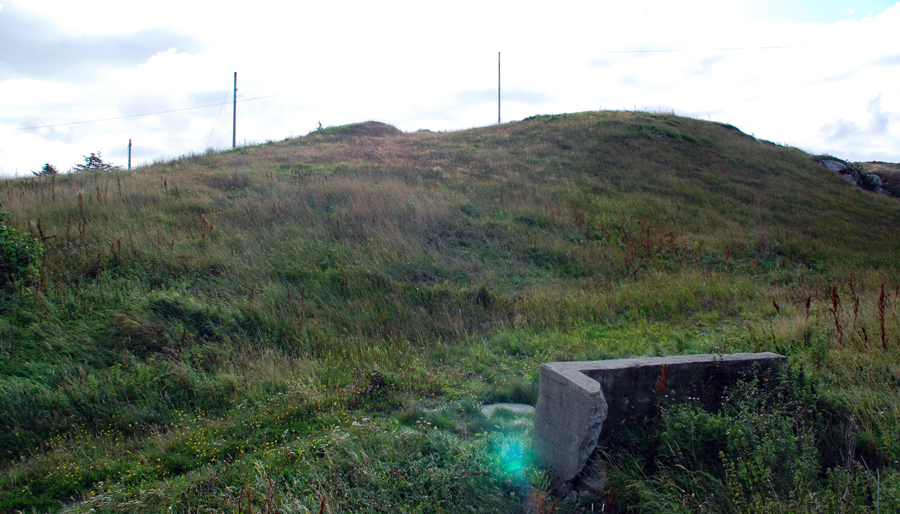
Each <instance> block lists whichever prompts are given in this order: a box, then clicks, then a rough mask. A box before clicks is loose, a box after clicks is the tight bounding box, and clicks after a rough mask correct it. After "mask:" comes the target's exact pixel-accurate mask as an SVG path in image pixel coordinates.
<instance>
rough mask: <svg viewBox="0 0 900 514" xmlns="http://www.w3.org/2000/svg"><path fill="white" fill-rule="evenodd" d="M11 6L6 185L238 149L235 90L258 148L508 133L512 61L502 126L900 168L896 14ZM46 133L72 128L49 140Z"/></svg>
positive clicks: (893, 6)
mask: <svg viewBox="0 0 900 514" xmlns="http://www.w3.org/2000/svg"><path fill="white" fill-rule="evenodd" d="M0 5H2V7H0V175H3V176H12V175H14V174H16V173H18V174H19V176H24V175H30V171H32V170H37V169H39V168H40V167H41V165H42V164H43V163H45V162H50V163H52V164H54V165H55V166H57V167H58V168H60V169H61V170H67V169H69V168H70V167H71V166H73V165H74V164H76V163H78V162H81V160H82V156H84V155H87V154H89V153H90V152H96V151H101V152H102V153H103V155H104V157H105V158H106V159H107V160H109V161H112V162H113V163H114V164H120V165H125V164H126V163H127V145H128V140H129V139H132V141H133V144H134V148H133V160H134V163H135V164H138V163H143V162H149V161H152V160H154V159H159V158H171V157H176V156H179V155H182V154H186V153H188V152H191V151H193V152H203V151H204V150H205V149H206V148H208V147H214V148H218V149H225V148H230V147H231V119H232V107H231V103H230V101H231V94H232V93H231V89H232V87H233V74H234V72H237V73H238V100H239V103H238V106H237V118H238V120H237V133H238V141H239V142H244V141H246V142H248V143H249V142H263V141H265V140H269V139H271V140H281V139H284V138H285V137H288V136H291V135H294V136H297V135H303V134H306V133H308V132H310V131H311V130H314V129H315V128H316V127H317V125H318V123H319V122H321V123H322V124H324V125H325V126H328V125H340V124H345V123H352V122H358V121H365V120H377V121H383V122H386V123H390V124H393V125H395V126H397V127H398V128H400V129H402V130H405V131H415V130H417V129H420V128H427V129H430V130H434V131H438V130H457V129H464V128H470V127H479V126H485V125H489V124H492V123H496V121H497V104H496V102H497V52H502V64H503V69H502V90H503V104H502V118H503V122H509V121H515V120H520V119H523V118H526V117H528V116H532V115H535V114H555V113H563V112H577V111H588V110H598V109H627V110H632V109H639V110H648V111H653V112H656V111H666V112H670V111H674V112H675V113H676V114H679V115H684V116H691V117H695V118H702V119H711V120H714V121H722V122H726V123H730V124H733V125H735V126H737V127H738V128H740V129H741V130H743V131H744V132H747V133H750V134H754V135H755V136H756V137H759V138H761V139H767V140H771V141H774V142H777V143H784V144H788V145H792V146H797V147H799V148H802V149H804V150H806V151H809V152H814V153H831V154H833V155H836V156H838V157H841V158H845V159H848V160H885V161H891V162H898V161H900V44H898V38H897V33H898V28H900V3H898V2H895V1H879V0H868V1H864V0H752V1H751V0H735V1H729V0H682V1H680V2H673V1H671V0H629V1H617V2H611V1H606V0H595V1H565V0H562V1H556V2H553V3H551V2H546V1H544V2H524V1H521V0H519V1H515V2H512V1H510V2H491V1H489V0H478V1H469V0H455V1H453V2H423V1H421V0H417V1H393V0H387V1H381V2H373V1H371V0H369V1H352V0H350V1H342V2H322V1H316V2H304V1H300V2H284V1H277V2H273V1H268V0H257V1H256V2H253V3H245V2H241V3H238V2H208V1H207V2H197V1H192V0H155V1H153V2H122V1H121V0H119V1H102V0H80V1H78V2H73V1H71V0H61V1H59V0H28V1H27V2H25V1H6V0H0ZM260 97H266V98H260ZM255 98H260V99H255ZM242 99H243V100H246V101H243V102H240V100H242ZM254 99H255V100H254ZM223 102H227V104H226V105H224V106H223V107H221V108H220V105H221V104H222V103H223ZM205 105H212V107H204V108H199V109H190V110H180V111H177V112H171V113H166V114H156V115H152V116H135V117H129V118H125V119H118V120H112V121H102V122H96V123H78V124H72V123H74V122H83V121H90V120H98V119H106V118H117V117H122V116H132V115H140V114H145V113H154V112H159V111H168V110H175V109H185V108H190V107H198V106H205ZM64 124H65V125H64ZM46 125H57V126H53V127H46V128H37V129H33V128H30V127H42V126H46ZM22 129H26V130H22Z"/></svg>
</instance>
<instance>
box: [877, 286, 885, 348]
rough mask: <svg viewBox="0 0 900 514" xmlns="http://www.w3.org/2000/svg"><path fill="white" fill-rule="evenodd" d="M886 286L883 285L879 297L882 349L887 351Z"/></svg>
mask: <svg viewBox="0 0 900 514" xmlns="http://www.w3.org/2000/svg"><path fill="white" fill-rule="evenodd" d="M884 300H885V294H884V284H881V294H879V295H878V324H879V325H881V348H882V349H883V350H887V342H886V340H885V336H884Z"/></svg>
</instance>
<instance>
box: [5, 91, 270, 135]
mask: <svg viewBox="0 0 900 514" xmlns="http://www.w3.org/2000/svg"><path fill="white" fill-rule="evenodd" d="M274 96H279V95H266V96H257V97H256V98H244V99H242V100H238V102H250V101H253V100H262V99H264V98H272V97H274ZM226 98H227V97H226ZM220 105H224V104H218V103H215V104H208V105H197V106H195V107H184V108H181V109H170V110H168V111H157V112H147V113H143V114H129V115H127V116H116V117H114V118H102V119H98V120H85V121H72V122H69V123H54V124H52V125H40V126H36V127H22V128H17V129H13V131H20V130H36V129H42V128H52V127H66V126H70V125H83V124H85V123H98V122H101V121H113V120H124V119H127V118H140V117H142V116H155V115H157V114H168V113H170V112H180V111H190V110H194V109H205V108H207V107H219V106H220ZM220 112H221V111H220Z"/></svg>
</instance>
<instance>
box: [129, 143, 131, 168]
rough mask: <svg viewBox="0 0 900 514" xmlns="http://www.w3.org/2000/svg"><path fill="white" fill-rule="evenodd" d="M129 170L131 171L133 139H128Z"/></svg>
mask: <svg viewBox="0 0 900 514" xmlns="http://www.w3.org/2000/svg"><path fill="white" fill-rule="evenodd" d="M128 171H131V140H130V139H129V140H128Z"/></svg>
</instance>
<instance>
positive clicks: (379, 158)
mask: <svg viewBox="0 0 900 514" xmlns="http://www.w3.org/2000/svg"><path fill="white" fill-rule="evenodd" d="M0 198H2V203H3V208H4V210H8V211H9V212H10V213H11V215H10V217H9V220H8V224H9V226H10V227H12V228H14V229H16V230H18V231H20V232H28V233H31V234H33V235H34V236H35V237H36V238H41V239H42V240H43V244H44V246H45V251H44V254H43V259H42V267H41V269H40V274H39V277H35V278H34V280H33V281H32V282H31V283H25V282H24V281H23V282H20V283H19V284H18V285H16V286H15V287H6V288H4V289H3V290H2V291H0V314H2V316H0V420H2V421H0V424H2V425H3V426H2V428H0V455H2V457H0V510H2V511H14V510H23V511H24V510H29V509H34V510H37V511H73V512H86V511H88V510H90V509H95V510H96V511H103V512H115V511H133V510H136V509H138V508H141V509H145V510H149V511H165V510H166V509H168V508H170V507H171V508H172V509H174V510H179V511H193V510H197V509H198V508H199V507H201V506H206V507H209V508H216V509H221V510H232V511H234V510H236V511H240V512H244V511H247V512H249V511H253V512H256V511H260V512H262V511H266V512H274V511H275V509H278V510H279V511H281V512H338V511H353V512H356V511H371V512H396V511H406V512H417V511H422V512H440V511H445V512H451V511H454V512H455V511H460V510H465V509H469V510H475V511H484V512H508V511H511V510H516V509H519V510H526V511H530V512H550V511H551V510H556V511H560V512H565V511H580V510H582V509H588V510H589V509H590V508H592V507H594V508H598V509H599V508H601V506H602V507H603V508H607V509H609V508H614V509H616V511H619V512H621V511H631V512H643V511H651V510H659V509H664V510H665V509H675V507H673V506H675V505H676V504H678V505H682V507H679V508H683V509H689V507H686V506H685V505H692V506H693V507H690V508H699V505H701V504H702V502H703V501H706V500H697V501H696V502H695V501H694V500H691V501H688V500H687V499H686V498H685V497H683V493H682V490H683V491H689V489H687V488H685V484H695V485H692V486H691V487H692V489H690V491H692V494H694V495H695V496H694V498H699V497H701V496H702V497H704V498H706V499H707V500H708V499H709V498H710V497H711V496H710V495H716V497H717V498H721V497H722V495H727V496H729V497H731V498H733V500H731V501H728V502H724V500H723V502H724V503H723V502H718V500H717V501H716V502H713V503H708V505H715V508H716V509H718V510H720V511H728V512H759V511H766V510H769V511H774V510H777V509H778V506H781V507H782V508H783V507H784V506H785V505H791V510H797V511H810V512H813V511H829V510H834V511H837V510H841V509H843V511H848V509H849V511H852V510H853V509H856V510H857V511H860V512H868V511H872V512H877V511H879V509H880V510H881V511H883V512H887V511H888V510H886V509H887V506H890V505H893V504H891V503H889V502H890V501H895V500H891V498H895V499H896V498H897V496H898V495H900V492H898V491H900V490H898V487H900V478H898V470H900V467H898V465H897V461H898V460H900V439H898V435H897V434H900V394H898V389H897V383H898V380H900V358H898V354H900V302H898V301H897V299H898V290H897V288H898V284H900V261H898V257H897V256H898V255H900V240H898V239H897V238H896V237H892V235H891V234H892V230H894V229H895V227H897V226H900V202H897V200H896V199H892V198H887V197H883V196H877V195H873V194H870V193H867V192H864V191H860V190H858V189H856V188H853V187H851V186H849V185H848V184H846V183H845V182H844V181H843V180H841V179H840V178H839V177H837V176H835V175H833V174H831V173H830V172H828V171H827V170H824V169H823V168H821V167H820V166H818V165H817V164H816V163H815V160H814V158H813V157H812V156H810V155H807V154H805V153H803V152H801V151H799V150H797V149H793V148H788V147H781V146H775V145H771V144H766V143H761V142H758V141H757V140H755V139H753V138H752V137H749V136H747V135H745V134H742V133H740V132H739V131H737V130H736V129H734V128H733V127H729V126H726V125H721V124H717V123H709V122H703V121H699V120H693V119H688V118H680V117H677V116H672V115H664V114H650V113H641V112H633V113H632V112H592V113H580V114H572V115H562V116H544V117H535V118H531V119H528V120H525V121H522V122H518V123H513V124H507V125H502V126H496V127H487V128H481V129H473V130H467V131H461V132H454V133H429V132H417V133H414V134H404V133H401V132H399V131H397V130H396V129H393V127H389V126H386V125H383V124H375V123H366V124H357V125H350V126H346V127H332V128H328V129H325V130H322V131H318V132H314V133H311V134H310V135H308V136H305V137H301V138H296V139H289V140H285V141H283V142H278V143H269V144H265V145H261V146H254V147H245V148H240V149H237V150H234V151H230V152H222V153H212V152H210V153H207V154H204V155H196V156H187V157H183V158H180V159H176V160H173V161H170V162H164V163H157V164H154V165H153V166H149V167H145V168H141V169H139V170H136V171H134V172H123V171H112V172H100V173H79V174H70V175H59V176H56V177H55V178H52V177H40V178H33V179H17V180H8V181H5V182H4V183H2V185H0ZM882 291H884V292H882ZM882 327H883V328H882ZM882 334H883V335H884V342H883V343H882ZM761 350H772V351H779V352H781V353H784V354H786V355H787V356H788V357H789V359H790V362H791V363H792V366H793V368H792V369H794V370H795V371H794V373H795V376H794V378H792V379H791V380H787V381H786V382H785V383H786V384H788V386H790V387H788V386H785V388H784V390H783V391H782V396H781V399H778V398H775V399H772V400H771V401H768V403H766V402H763V404H762V405H761V404H760V403H759V400H756V399H753V397H752V395H751V393H749V392H748V393H747V395H748V396H747V398H745V399H744V400H740V401H738V400H735V402H734V403H733V404H729V405H727V406H724V407H723V409H722V411H721V412H719V413H705V412H699V411H695V410H690V406H688V407H685V409H687V410H679V409H682V407H679V406H677V405H673V406H672V407H671V410H669V411H666V414H665V415H664V416H662V417H661V421H660V424H659V425H658V426H656V427H655V428H654V431H653V432H648V433H645V434H642V433H639V432H635V433H633V434H632V433H631V432H628V433H629V434H631V435H627V436H623V437H626V440H625V441H623V442H622V443H621V444H619V445H617V446H616V448H613V449H607V450H605V451H608V452H612V453H610V455H609V459H607V460H606V461H604V462H606V464H604V465H607V466H610V469H614V470H615V473H611V474H610V477H611V479H610V483H609V490H607V491H604V493H608V494H606V495H605V496H604V495H598V496H596V497H585V498H583V499H582V501H581V502H580V503H578V504H570V503H565V502H555V500H553V499H552V498H551V497H550V496H548V495H547V485H546V479H545V478H544V477H543V475H542V472H541V470H540V469H537V468H536V467H535V466H534V465H533V464H531V463H530V461H529V460H528V451H529V450H528V449H529V447H530V443H529V438H530V435H528V433H527V432H521V429H519V428H515V427H510V426H506V425H504V424H503V423H500V424H496V423H493V424H492V423H491V422H489V421H487V420H485V419H484V418H483V417H482V416H481V415H480V413H479V411H478V409H477V406H478V405H480V404H481V403H483V402H492V401H519V402H525V403H534V401H535V399H536V394H537V368H538V367H539V365H540V364H541V363H542V362H548V361H553V360H573V359H579V360H581V359H599V358H615V357H627V356H637V355H671V354H689V353H705V352H735V351H761ZM801 367H802V371H799V370H800V369H801ZM796 376H802V377H804V378H803V380H805V381H806V382H804V383H814V384H815V391H814V393H810V392H809V391H808V390H807V389H803V388H800V387H799V386H797V385H796V384H797V380H798V379H797V378H796ZM791 384H793V385H791ZM801 393H802V394H801ZM754 402H756V403H754ZM791 402H794V403H791ZM797 402H800V403H803V404H804V405H812V406H813V407H814V408H815V409H816V411H817V412H818V413H820V414H818V415H817V417H816V418H815V420H811V421H809V424H808V425H805V426H802V427H799V426H796V418H790V417H789V416H788V415H787V414H786V412H788V411H789V407H788V404H790V405H795V404H796V403H797ZM804 402H805V403H804ZM790 408H793V407H790ZM747 419H750V420H751V421H752V422H747V423H748V425H747V426H748V430H750V431H751V432H752V433H753V434H755V435H754V436H753V437H758V438H761V439H760V440H768V438H770V437H775V438H776V439H778V438H779V437H780V438H781V439H782V440H784V441H788V442H789V446H790V448H796V449H797V450H796V451H793V450H792V451H787V450H786V449H785V448H787V447H779V448H774V449H773V450H772V452H773V453H772V455H773V456H775V457H773V458H772V459H770V460H764V461H758V462H757V461H753V460H752V459H751V457H752V456H753V455H754V450H753V448H752V447H750V446H747V445H746V444H745V443H746V442H742V441H737V440H733V439H731V438H729V437H728V436H727V435H722V432H721V427H722V426H726V425H728V424H735V423H737V422H738V421H736V420H747ZM770 419H774V420H776V421H777V423H775V424H774V425H773V424H772V423H769V422H768V421H767V420H770ZM417 422H418V423H417ZM742 422H745V421H742ZM677 427H680V428H677ZM684 427H691V428H690V430H689V432H690V433H697V434H699V435H698V437H700V440H704V439H703V438H706V439H707V440H710V441H717V442H716V444H717V445H718V446H717V447H718V448H722V452H723V453H722V455H721V456H720V455H718V454H715V455H712V454H708V453H704V452H703V449H702V448H699V447H697V446H696V444H694V445H693V446H691V444H688V443H690V441H687V442H685V441H683V440H681V439H677V437H681V436H679V435H678V433H679V432H680V431H683V430H684ZM517 431H518V432H517ZM691 431H693V432H691ZM848 434H849V435H848ZM673 437H675V438H676V439H671V438H673ZM629 438H630V439H629ZM666 438H670V439H666ZM848 440H849V441H851V442H850V443H847V442H846V441H848ZM662 441H669V442H668V443H666V444H665V445H662ZM692 444H693V443H692ZM784 444H788V443H784ZM661 445H662V446H661ZM791 445H792V446H791ZM682 447H683V448H684V449H682V450H679V451H680V453H679V454H678V455H679V456H678V457H677V458H675V457H672V456H671V455H670V454H668V453H666V452H668V451H670V450H671V449H673V448H682ZM838 449H842V450H838ZM850 449H852V452H851V451H850ZM841 451H843V454H842V453H841ZM511 452H512V453H516V452H518V453H520V454H521V456H522V459H524V460H523V461H522V465H521V467H518V468H516V469H511V470H510V469H507V468H506V467H504V466H503V465H502V462H503V456H504V455H507V456H508V455H510V454H511ZM851 453H852V454H853V457H852V458H848V457H847V456H848V455H850V454H851ZM776 457H777V458H776ZM657 461H659V462H657ZM746 462H749V464H746V465H745V464H742V463H746ZM742 466H744V467H742ZM753 466H756V467H753ZM790 466H795V467H797V466H800V467H798V468H797V469H801V468H802V469H803V470H804V471H803V474H802V476H801V478H800V479H798V480H800V481H799V482H791V481H790V480H788V479H786V478H784V477H785V476H786V475H785V474H784V473H785V472H786V471H785V470H786V469H794V468H790ZM616 477H618V478H616ZM747 477H750V478H747ZM753 477H756V478H753ZM760 477H762V478H763V479H768V480H772V483H773V487H772V489H760V488H759V484H760V482H759V480H758V479H760ZM767 477H768V478H767ZM763 482H765V480H763ZM776 482H777V487H775V485H774V484H775V483H776ZM397 484H399V485H397ZM842 484H843V486H842ZM847 484H850V485H847ZM873 484H874V485H873ZM841 487H843V488H841ZM772 491H774V494H773V493H772ZM684 494H686V493H684ZM810 494H812V495H814V496H815V498H814V501H813V500H809V501H806V500H802V499H801V498H800V496H802V497H803V498H807V499H808V498H810V496H809V495H810ZM792 495H793V496H792ZM797 495H800V496H797ZM804 495H805V496H804ZM892 495H893V496H892ZM849 498H852V500H853V501H852V502H851V501H850V500H849ZM679 502H680V503H679ZM692 502H693V503H692ZM767 502H768V503H767Z"/></svg>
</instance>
